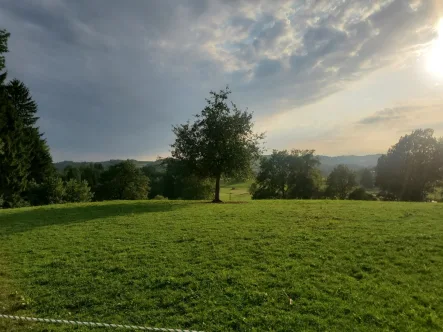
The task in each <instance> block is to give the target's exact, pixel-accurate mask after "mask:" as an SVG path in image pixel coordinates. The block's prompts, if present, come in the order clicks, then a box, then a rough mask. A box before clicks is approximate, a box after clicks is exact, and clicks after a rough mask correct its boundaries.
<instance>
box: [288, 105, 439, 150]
mask: <svg viewBox="0 0 443 332" xmlns="http://www.w3.org/2000/svg"><path fill="white" fill-rule="evenodd" d="M442 110H443V99H439V100H417V101H410V102H409V103H408V104H404V105H396V106H393V107H390V108H385V109H383V110H380V111H376V112H374V113H373V114H372V115H371V116H368V117H364V118H362V119H360V120H359V121H357V122H345V121H343V122H342V123H341V124H338V125H334V126H332V127H330V128H327V129H325V130H323V131H321V132H319V133H317V134H315V135H312V134H311V135H305V137H301V138H299V139H298V140H297V142H296V143H293V144H292V146H288V147H287V148H294V147H297V148H314V149H316V151H317V153H320V154H335V155H341V154H357V155H358V154H362V153H361V151H365V152H364V153H385V152H386V151H387V150H388V148H389V147H390V146H392V145H393V144H395V143H396V142H397V141H398V140H399V138H400V137H401V136H403V135H405V134H409V133H411V132H412V131H413V130H415V129H420V128H421V129H425V128H432V129H434V130H435V135H436V136H438V137H443V112H442Z"/></svg>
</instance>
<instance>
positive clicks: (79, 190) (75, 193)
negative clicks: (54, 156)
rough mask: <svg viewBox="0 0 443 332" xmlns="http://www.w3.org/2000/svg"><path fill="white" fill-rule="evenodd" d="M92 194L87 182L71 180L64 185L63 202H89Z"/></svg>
mask: <svg viewBox="0 0 443 332" xmlns="http://www.w3.org/2000/svg"><path fill="white" fill-rule="evenodd" d="M92 196H93V194H92V193H91V188H90V187H89V186H88V182H87V181H85V180H83V181H77V180H75V179H71V180H69V181H68V182H66V185H65V197H64V201H65V202H90V201H91V200H92Z"/></svg>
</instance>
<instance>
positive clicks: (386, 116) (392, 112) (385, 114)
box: [357, 106, 417, 125]
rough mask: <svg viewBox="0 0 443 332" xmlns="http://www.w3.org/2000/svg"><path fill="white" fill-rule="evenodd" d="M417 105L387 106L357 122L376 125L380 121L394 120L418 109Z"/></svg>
mask: <svg viewBox="0 0 443 332" xmlns="http://www.w3.org/2000/svg"><path fill="white" fill-rule="evenodd" d="M416 109H417V107H412V106H403V107H395V108H385V109H383V110H381V111H378V112H375V113H374V114H373V115H371V116H368V117H366V118H363V119H361V120H360V121H358V122H357V124H361V125H374V124H378V123H386V122H389V121H392V120H398V119H402V118H405V116H406V114H405V113H407V112H411V111H413V110H416Z"/></svg>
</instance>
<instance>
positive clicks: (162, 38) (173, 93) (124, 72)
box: [0, 0, 434, 159]
mask: <svg viewBox="0 0 443 332" xmlns="http://www.w3.org/2000/svg"><path fill="white" fill-rule="evenodd" d="M433 6H434V4H433V2H432V1H425V0H423V1H422V2H421V6H419V7H418V9H417V10H415V11H414V10H412V9H411V7H410V6H408V4H407V2H406V1H403V0H394V1H391V0H389V1H384V0H380V1H370V0H361V1H352V2H349V1H345V2H343V1H331V0H327V1H326V0H322V1H320V0H318V1H289V0H278V1H272V2H270V1H267V0H186V1H180V2H177V1H175V0H162V1H145V0H132V1H130V2H125V1H118V0H94V1H90V0H77V1H70V0H46V1H43V2H36V1H32V0H22V1H17V0H3V1H1V2H0V22H2V26H1V28H3V27H4V28H6V29H8V30H9V31H10V32H11V33H12V36H11V39H10V54H8V56H7V67H8V71H9V77H10V78H12V77H17V78H19V79H21V80H23V81H24V82H25V83H26V84H27V85H29V87H30V89H31V92H32V93H33V95H34V97H35V99H36V100H37V102H38V104H39V109H40V111H39V112H40V118H41V122H40V125H41V127H42V129H43V130H44V131H45V132H46V136H47V138H48V141H49V143H50V145H51V148H53V151H56V155H55V156H54V157H55V159H58V158H59V156H58V155H57V153H58V152H57V151H68V152H67V153H65V154H63V156H71V157H70V158H73V159H82V158H84V157H83V156H88V157H89V156H93V155H97V156H98V155H99V156H100V158H103V156H108V157H109V158H117V157H136V156H140V155H152V154H156V153H160V152H163V151H165V150H167V149H168V144H169V143H171V142H172V139H173V137H172V134H171V132H170V128H171V124H176V123H180V122H182V121H185V120H186V119H187V118H189V117H190V116H191V115H192V114H195V113H197V112H198V111H199V110H200V109H201V108H202V107H203V106H204V98H205V97H207V94H208V92H209V90H210V89H218V88H222V87H223V86H224V85H226V84H227V83H228V84H230V86H231V88H232V90H233V91H234V94H233V98H234V100H235V101H236V103H237V104H238V105H239V106H240V107H243V106H248V107H249V108H250V109H252V110H255V111H256V113H258V114H260V113H262V114H263V113H270V112H278V111H279V110H278V109H274V106H273V105H275V104H276V102H278V101H279V100H280V99H285V100H287V106H288V107H291V108H294V107H298V106H302V105H305V104H307V103H311V102H315V101H318V100H319V99H321V98H324V97H325V96H328V95H330V94H332V93H334V92H336V91H339V90H340V89H343V87H344V86H345V84H346V82H349V81H352V80H356V79H359V78H361V77H362V76H364V75H365V74H367V73H369V72H371V71H373V70H375V69H378V68H380V67H382V66H385V65H389V64H390V63H392V62H395V61H398V60H401V58H402V57H403V54H399V52H401V51H402V50H404V49H407V48H408V47H411V46H415V45H419V44H422V43H425V42H428V41H429V40H430V39H431V38H433V37H434V35H433V32H432V31H431V30H430V29H421V28H423V27H426V26H427V25H429V24H430V22H432V20H433V19H434V17H433V9H434V7H433ZM369 121H371V120H369Z"/></svg>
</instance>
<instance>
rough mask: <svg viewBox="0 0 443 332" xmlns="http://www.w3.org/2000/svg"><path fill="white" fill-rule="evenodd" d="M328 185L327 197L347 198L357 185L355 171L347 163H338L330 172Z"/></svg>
mask: <svg viewBox="0 0 443 332" xmlns="http://www.w3.org/2000/svg"><path fill="white" fill-rule="evenodd" d="M326 185H327V187H326V196H327V197H330V198H339V199H346V197H347V196H348V195H349V194H350V193H351V191H352V190H353V189H354V188H355V186H357V181H356V180H355V173H354V172H353V171H351V170H350V169H349V168H348V167H347V166H345V165H338V166H337V167H335V168H334V170H333V171H332V172H331V174H329V176H328V179H327V180H326Z"/></svg>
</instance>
